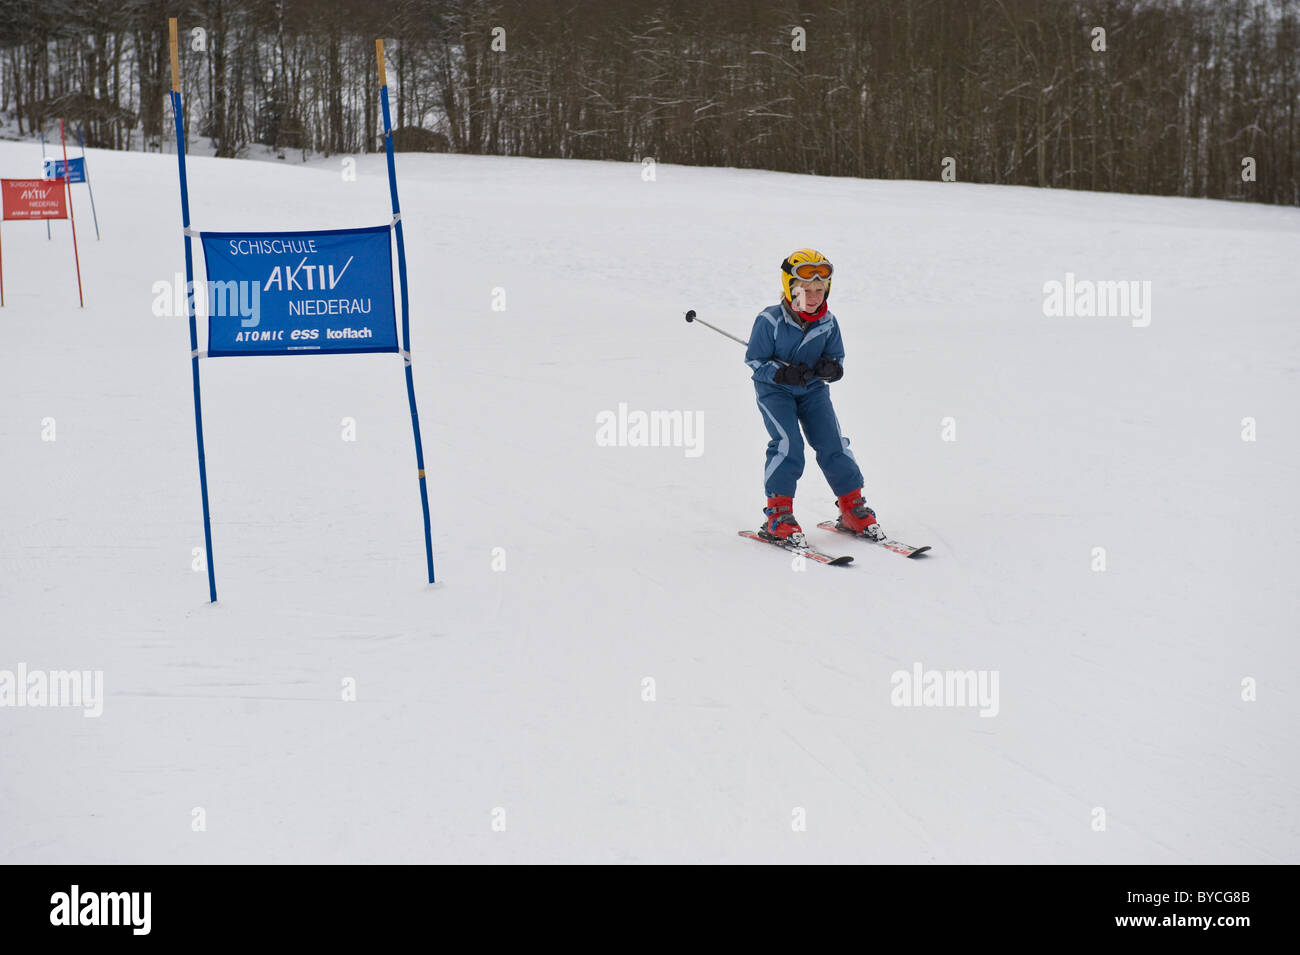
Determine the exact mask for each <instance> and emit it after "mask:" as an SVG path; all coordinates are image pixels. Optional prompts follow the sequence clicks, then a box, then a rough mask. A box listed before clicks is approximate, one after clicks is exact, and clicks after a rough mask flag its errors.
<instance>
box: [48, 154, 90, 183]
mask: <svg viewBox="0 0 1300 955" xmlns="http://www.w3.org/2000/svg"><path fill="white" fill-rule="evenodd" d="M42 162H44V163H45V178H46V179H62V178H63V160H62V159H45V160H42ZM85 181H86V160H85V159H84V158H82V159H69V160H68V182H85Z"/></svg>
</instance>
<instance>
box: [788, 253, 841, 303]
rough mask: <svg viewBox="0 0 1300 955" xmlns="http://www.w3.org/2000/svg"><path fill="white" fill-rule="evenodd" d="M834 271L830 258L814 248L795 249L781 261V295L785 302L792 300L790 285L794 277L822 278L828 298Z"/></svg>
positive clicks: (802, 278) (792, 291)
mask: <svg viewBox="0 0 1300 955" xmlns="http://www.w3.org/2000/svg"><path fill="white" fill-rule="evenodd" d="M834 271H835V267H834V266H833V265H831V262H830V259H828V258H826V256H824V255H822V254H821V253H820V252H818V251H817V250H816V249H796V250H795V251H793V252H791V253H790V254H789V255H787V256H786V257H785V259H784V261H782V262H781V295H782V296H783V297H784V298H785V300H786V301H787V302H793V301H794V290H793V288H791V286H792V285H793V283H794V281H795V280H796V279H801V280H804V281H808V280H810V279H822V280H824V281H825V282H826V297H827V298H830V297H831V273H832V272H834Z"/></svg>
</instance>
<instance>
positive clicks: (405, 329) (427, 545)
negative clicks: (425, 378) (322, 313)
mask: <svg viewBox="0 0 1300 955" xmlns="http://www.w3.org/2000/svg"><path fill="white" fill-rule="evenodd" d="M375 52H376V54H377V55H378V58H379V99H380V102H381V103H382V104H383V107H384V149H385V151H386V152H387V154H388V191H389V193H390V194H391V195H392V198H393V218H394V220H395V228H396V231H397V274H398V278H399V280H400V282H401V288H402V362H403V364H404V365H405V367H406V397H407V400H408V401H409V402H410V405H411V430H412V431H413V432H414V434H415V466H416V468H417V471H418V474H419V477H420V506H421V507H422V508H423V509H424V556H425V560H426V562H427V563H428V565H429V583H434V579H433V538H432V537H431V536H430V531H429V489H428V486H427V485H426V484H425V480H424V446H423V445H422V444H421V442H420V414H419V412H418V411H417V410H416V407H415V382H414V380H413V378H412V377H411V318H410V303H409V299H408V297H407V292H406V243H405V241H404V240H403V238H402V218H401V216H402V208H401V205H400V204H399V203H398V201H397V166H396V163H395V162H394V161H393V128H392V120H391V118H390V115H389V111H388V79H387V76H386V71H385V69H384V41H383V40H376V41H375Z"/></svg>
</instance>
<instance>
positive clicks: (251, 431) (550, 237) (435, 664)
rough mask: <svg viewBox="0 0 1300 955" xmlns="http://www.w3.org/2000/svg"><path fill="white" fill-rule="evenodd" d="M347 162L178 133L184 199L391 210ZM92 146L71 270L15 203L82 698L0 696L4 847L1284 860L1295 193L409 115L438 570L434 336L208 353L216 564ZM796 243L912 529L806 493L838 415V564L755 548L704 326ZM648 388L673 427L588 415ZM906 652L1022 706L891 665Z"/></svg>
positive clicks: (180, 332) (37, 575)
mask: <svg viewBox="0 0 1300 955" xmlns="http://www.w3.org/2000/svg"><path fill="white" fill-rule="evenodd" d="M38 159H39V152H38V147H37V146H36V145H35V144H32V143H13V142H5V143H0V173H3V175H5V176H7V177H26V176H31V175H34V174H35V172H36V170H37V169H38V168H39V167H38V166H37V165H36V163H37V160H38ZM342 169H343V167H342V164H341V162H340V160H339V159H338V158H335V159H331V160H322V161H319V162H317V163H312V164H308V165H306V166H297V167H288V166H277V165H275V164H268V163H264V162H249V161H226V160H215V159H205V158H194V159H192V160H191V162H190V167H189V173H190V197H191V209H192V219H193V223H194V226H195V227H196V228H198V229H208V230H237V229H247V230H257V229H311V228H335V227H347V226H363V225H379V224H382V223H385V222H387V221H388V219H389V209H388V193H387V182H386V178H385V173H384V166H383V161H382V158H381V157H361V158H359V159H358V160H357V172H358V175H357V177H356V180H355V181H347V180H345V179H344V177H343V176H342V175H341V173H342ZM90 172H91V177H92V183H93V185H94V188H95V201H96V203H97V206H98V212H99V221H100V227H101V231H102V233H103V238H102V241H99V242H96V241H95V239H94V233H93V229H92V228H91V224H90V209H89V203H88V201H87V198H86V191H85V187H84V186H74V187H73V190H74V194H75V202H76V213H77V232H78V238H79V240H80V244H81V266H82V272H83V276H84V282H85V296H86V307H85V309H84V310H82V309H79V308H78V307H77V295H76V286H75V283H74V281H73V268H72V266H73V262H72V250H71V248H70V245H71V242H70V239H69V235H68V227H67V223H62V222H60V223H55V224H54V226H53V230H52V231H53V239H52V240H51V241H47V240H46V237H45V227H44V226H43V225H42V224H39V223H23V222H6V223H4V225H3V227H2V228H3V265H4V280H5V282H4V284H5V289H4V291H5V307H4V308H3V310H0V330H2V331H3V347H0V462H2V469H0V678H3V673H4V671H9V672H11V673H14V674H16V673H17V672H18V670H19V667H20V666H22V667H25V668H26V669H27V670H28V671H31V670H43V671H57V670H89V671H95V670H102V672H103V699H102V714H101V715H99V716H97V717H87V716H85V715H83V711H82V710H81V709H78V708H72V707H68V708H55V707H48V706H46V707H41V706H33V705H25V706H19V705H15V704H13V703H11V704H10V705H7V706H4V707H0V765H3V771H2V772H0V833H3V836H2V838H0V861H2V862H5V863H17V862H41V863H46V862H75V863H108V862H132V863H136V862H196V863H198V862H237V861H257V862H435V861H483V862H505V861H573V862H634V861H661V862H685V861H710V862H723V861H727V862H748V861H790V862H814V861H844V862H849V861H858V862H1083V863H1101V862H1156V863H1162V862H1201V863H1229V862H1290V863H1295V862H1300V825H1298V824H1297V821H1296V816H1295V806H1296V804H1297V802H1300V765H1298V757H1297V752H1298V751H1300V750H1298V748H1297V746H1296V739H1295V733H1296V727H1297V726H1300V698H1298V696H1297V690H1296V686H1297V679H1298V678H1300V672H1298V669H1300V668H1298V666H1297V664H1298V662H1300V653H1298V652H1297V641H1296V637H1297V623H1296V621H1297V619H1298V618H1300V598H1298V597H1297V588H1296V585H1295V580H1296V576H1297V572H1300V551H1298V547H1300V517H1298V516H1297V508H1296V503H1295V497H1296V488H1297V486H1300V422H1298V420H1297V410H1298V408H1300V400H1298V399H1300V327H1298V325H1297V307H1296V301H1297V298H1296V281H1297V263H1298V262H1300V211H1298V210H1296V209H1285V208H1274V207H1266V206H1258V205H1244V204H1229V203H1221V202H1209V201H1195V200H1186V199H1176V198H1146V197H1135V196H1119V195H1100V194H1092V193H1071V192H1058V191H1039V190H1032V189H1024V188H1011V187H993V186H977V185H967V184H960V183H957V184H953V183H946V184H945V183H921V182H880V181H859V180H848V179H825V178H815V177H806V176H791V175H782V174H774V173H764V172H753V171H736V170H711V169H699V168H681V167H672V166H660V167H659V168H658V170H657V178H656V179H655V181H651V182H647V181H643V179H642V170H641V167H640V166H639V165H623V164H612V163H588V162H565V161H549V160H548V161H542V160H524V159H501V158H477V157H464V156H447V155H439V156H423V155H420V156H417V155H410V154H403V155H400V156H399V157H398V175H399V187H400V191H401V198H402V208H403V213H404V221H405V224H406V238H407V252H408V261H409V265H410V270H411V311H412V315H411V324H412V344H413V350H414V374H415V387H416V395H417V398H418V399H419V407H420V414H421V424H422V429H423V436H424V446H425V459H426V466H427V468H428V471H429V475H430V477H429V487H430V495H431V507H432V514H433V545H434V556H435V560H436V567H437V573H438V578H439V583H438V584H436V585H434V586H432V587H431V586H429V585H427V584H426V583H425V568H424V549H423V542H422V536H421V525H420V509H419V496H418V486H417V482H416V474H415V455H414V449H413V445H412V439H411V427H410V417H409V413H408V410H407V405H406V394H405V387H404V383H403V378H402V372H401V361H400V359H398V358H397V357H395V356H393V355H358V356H333V357H322V356H318V357H282V358H260V359H256V360H254V359H239V358H217V359H209V360H206V361H204V362H202V363H201V369H202V375H203V379H202V383H203V400H204V406H203V412H204V424H205V434H206V441H207V464H208V478H209V489H210V493H211V506H212V516H213V537H214V548H215V560H214V565H215V569H216V576H217V586H218V593H219V598H220V599H219V601H218V602H217V603H216V604H209V603H208V600H207V597H208V593H207V583H206V579H205V575H204V573H203V572H201V571H199V572H196V570H195V569H194V556H193V554H194V549H195V548H199V549H200V552H201V548H202V545H203V526H202V515H201V509H200V501H199V482H198V470H197V464H196V454H195V437H194V421H193V410H192V399H191V384H190V364H189V339H188V329H187V325H186V322H185V319H184V316H183V315H182V316H165V315H164V316H159V315H155V314H154V299H155V293H154V291H153V286H154V283H156V282H159V281H163V280H171V279H172V278H173V276H174V275H175V274H176V273H183V271H184V258H183V245H182V237H181V229H180V210H179V205H180V203H179V196H178V189H177V183H176V166H175V158H174V157H172V156H146V155H140V154H120V153H112V152H98V151H92V152H91V153H90ZM806 245H811V246H815V247H816V248H818V249H820V250H822V251H823V252H825V253H826V254H827V255H828V256H829V257H830V258H831V259H832V260H833V261H834V263H835V266H836V269H837V271H836V274H835V279H834V287H833V291H832V294H831V298H830V306H831V309H832V310H833V311H834V312H835V314H836V315H837V316H838V317H839V319H840V321H841V323H842V327H843V332H844V337H845V343H846V347H847V349H848V356H847V359H846V362H845V369H846V374H845V377H844V379H843V380H842V381H840V382H838V383H836V384H835V385H833V386H832V394H833V396H834V401H835V405H836V410H837V412H838V415H839V419H840V421H841V424H842V426H843V429H844V432H845V434H846V435H848V436H849V438H850V439H851V440H852V447H853V449H854V450H855V452H856V454H857V457H858V460H859V462H860V464H861V465H862V467H863V471H864V473H865V474H866V477H867V486H866V497H867V501H868V503H870V504H871V505H872V506H873V507H874V508H875V510H876V511H877V513H878V514H879V515H880V520H881V523H882V525H883V526H884V528H885V529H886V530H887V531H888V532H889V533H891V534H892V535H893V536H896V537H898V538H900V539H902V540H904V541H908V542H910V543H914V544H930V545H932V546H933V550H932V551H931V553H930V555H929V556H927V557H925V558H922V559H920V560H915V561H909V560H905V559H902V558H900V557H897V556H895V555H893V554H890V553H888V552H886V551H884V550H882V549H879V548H874V547H872V546H870V545H868V544H864V543H859V542H857V541H852V540H848V539H846V538H841V537H838V536H835V535H832V534H829V533H827V532H824V531H819V530H816V529H815V528H814V525H815V524H816V522H817V521H818V520H822V519H825V518H829V517H832V516H833V508H834V504H833V500H832V495H831V493H830V491H829V489H828V488H827V486H826V483H825V481H824V480H823V478H822V476H821V474H820V472H819V471H818V470H817V468H816V466H815V464H814V462H813V461H812V460H811V455H810V459H809V464H808V469H807V470H806V471H805V474H804V478H803V480H802V482H801V484H800V490H799V495H798V496H797V497H796V507H795V513H796V515H797V516H798V517H799V519H800V520H801V521H802V523H803V525H804V527H805V529H807V530H808V531H809V534H810V537H811V538H812V539H813V540H814V542H816V543H817V544H818V545H819V546H821V547H823V548H824V549H827V550H833V551H836V552H839V553H848V552H851V553H853V554H854V555H855V557H856V560H855V562H854V563H853V564H852V565H851V566H849V567H822V566H816V565H812V564H809V565H808V566H807V568H806V569H805V570H803V571H799V570H796V569H794V568H793V567H792V564H791V559H790V558H789V556H788V555H786V554H784V553H781V552H780V551H778V550H776V549H774V548H771V547H767V546H765V545H762V544H758V543H752V542H749V541H745V540H742V539H740V538H739V537H737V536H736V531H737V529H739V528H745V527H750V528H752V527H756V526H757V525H758V523H759V521H760V520H761V516H762V515H761V513H760V509H761V507H762V506H763V485H762V475H763V466H764V460H763V455H764V448H765V445H766V442H767V434H766V432H765V430H764V428H763V424H762V422H761V420H760V417H759V413H758V410H757V409H756V407H755V403H754V397H753V390H752V386H751V384H750V382H749V371H748V369H747V368H746V367H745V365H744V363H743V349H742V348H741V347H740V346H739V345H737V344H735V343H733V342H730V341H728V340H726V339H725V338H723V337H721V336H719V335H716V334H714V333H713V332H712V331H710V330H708V329H707V328H703V327H700V326H698V325H687V324H686V323H685V322H684V321H683V320H682V315H683V313H684V312H685V311H686V310H687V309H688V308H694V309H697V310H698V312H699V316H700V317H701V318H702V319H705V320H707V321H710V322H712V323H714V324H717V325H719V326H721V327H724V328H727V329H728V330H730V331H732V332H733V333H734V334H737V335H739V336H740V337H742V338H744V337H747V336H748V334H749V330H750V325H751V323H752V321H753V318H754V316H755V314H756V313H757V312H758V311H759V310H760V309H762V308H763V307H764V306H767V305H770V304H772V303H773V302H775V301H776V297H777V293H778V287H779V286H778V274H777V273H778V264H779V262H780V261H781V259H782V257H783V256H784V255H785V254H787V253H788V252H789V251H790V250H792V249H794V248H797V247H800V246H806ZM195 254H196V268H198V269H200V277H201V274H202V273H201V258H199V251H198V248H197V243H196V253H195ZM1067 276H1070V277H1071V278H1068V279H1067ZM1129 280H1132V281H1136V282H1139V283H1141V282H1150V286H1149V288H1150V298H1149V302H1148V304H1149V306H1150V308H1149V313H1148V314H1147V315H1146V317H1145V318H1137V317H1133V318H1130V317H1082V316H1078V315H1073V316H1068V315H1062V316H1048V315H1046V314H1044V301H1045V295H1044V285H1045V283H1048V282H1052V281H1058V282H1061V283H1063V284H1064V283H1066V282H1067V281H1069V282H1072V283H1075V284H1076V285H1077V283H1080V282H1101V281H1129ZM498 290H499V291H498ZM502 300H504V303H505V308H504V310H494V308H493V303H494V301H496V302H497V303H500V302H501V301H502ZM1147 319H1149V323H1147ZM201 337H202V335H201ZM620 406H623V409H622V411H620ZM650 411H670V412H671V411H676V412H681V413H682V418H683V420H684V421H689V422H691V423H692V424H694V425H695V426H696V428H697V430H696V432H695V433H693V435H692V443H691V444H690V445H689V446H688V445H687V443H686V441H685V440H684V439H683V441H681V442H679V443H678V444H679V446H660V447H632V446H613V447H610V446H604V445H603V444H602V443H601V442H598V441H597V432H598V419H601V418H602V416H603V417H604V420H608V417H609V416H608V414H606V413H613V415H614V416H616V417H617V416H619V415H620V414H624V415H634V414H635V413H636V412H650ZM345 419H353V421H354V423H355V431H356V440H355V441H347V440H344V439H343V438H344V431H345V427H346V425H345ZM1243 419H1252V420H1251V421H1246V422H1244V421H1243ZM1252 429H1253V430H1254V437H1255V440H1243V434H1244V435H1245V437H1251V436H1252V435H1251V430H1252ZM51 438H53V440H50V439H51ZM1097 548H1104V552H1103V551H1098V550H1096V549H1097ZM1102 566H1104V570H1103V569H1098V568H1100V567H1102ZM916 668H919V669H920V671H921V673H922V680H923V681H924V679H925V676H924V675H925V674H926V673H927V672H928V671H961V672H963V673H964V672H967V671H969V672H971V673H972V674H974V675H975V677H976V678H978V679H981V680H983V683H982V684H981V685H982V686H984V687H985V688H986V689H988V690H990V691H991V690H993V689H996V699H995V700H985V701H984V703H985V704H986V705H983V706H976V705H961V706H959V705H948V706H925V705H913V706H903V705H896V704H898V703H900V702H903V701H902V699H901V698H900V695H901V687H902V686H904V685H907V686H910V683H906V684H904V683H903V682H901V677H898V676H896V674H898V673H899V671H903V672H904V673H905V674H907V675H908V679H909V680H910V679H911V675H912V674H913V672H914V670H915V669H916ZM348 681H354V683H348ZM353 685H354V686H355V696H356V699H355V701H345V700H344V696H345V695H346V694H347V687H349V686H353ZM915 702H925V700H924V699H923V700H921V701H915ZM943 702H947V703H957V702H962V701H961V700H954V699H953V698H949V697H945V698H943ZM965 702H966V703H967V704H969V703H971V702H972V701H970V700H966V701H965ZM989 704H992V705H989ZM981 712H983V713H984V714H985V715H981Z"/></svg>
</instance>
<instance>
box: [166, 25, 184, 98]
mask: <svg viewBox="0 0 1300 955" xmlns="http://www.w3.org/2000/svg"><path fill="white" fill-rule="evenodd" d="M167 32H168V34H169V36H170V40H171V43H170V48H171V54H172V92H174V93H179V92H180V91H181V60H180V52H179V50H178V49H177V45H176V18H175V17H169V18H168V20H167Z"/></svg>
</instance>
